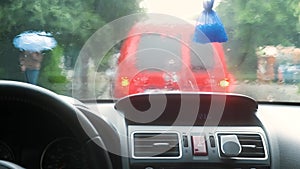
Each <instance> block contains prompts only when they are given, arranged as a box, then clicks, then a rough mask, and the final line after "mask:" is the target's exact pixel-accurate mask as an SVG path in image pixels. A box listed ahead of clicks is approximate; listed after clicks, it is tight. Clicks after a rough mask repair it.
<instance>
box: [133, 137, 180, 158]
mask: <svg viewBox="0 0 300 169" xmlns="http://www.w3.org/2000/svg"><path fill="white" fill-rule="evenodd" d="M133 156H134V157H136V158H161V157H164V158H165V157H169V158H179V157H180V145H179V135H178V133H134V134H133Z"/></svg>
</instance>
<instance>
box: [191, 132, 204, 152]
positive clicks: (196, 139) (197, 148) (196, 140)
mask: <svg viewBox="0 0 300 169" xmlns="http://www.w3.org/2000/svg"><path fill="white" fill-rule="evenodd" d="M192 144H193V155H195V156H207V149H206V141H205V136H192Z"/></svg>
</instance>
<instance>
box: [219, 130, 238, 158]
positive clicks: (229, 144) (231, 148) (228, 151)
mask: <svg viewBox="0 0 300 169" xmlns="http://www.w3.org/2000/svg"><path fill="white" fill-rule="evenodd" d="M221 151H222V153H223V154H224V155H226V156H228V157H234V156H238V155H239V154H240V153H241V151H242V147H241V144H240V142H239V139H238V137H237V136H236V135H223V136H221Z"/></svg>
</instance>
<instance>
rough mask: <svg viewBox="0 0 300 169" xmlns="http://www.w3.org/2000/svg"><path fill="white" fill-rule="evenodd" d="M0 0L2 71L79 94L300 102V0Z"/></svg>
mask: <svg viewBox="0 0 300 169" xmlns="http://www.w3.org/2000/svg"><path fill="white" fill-rule="evenodd" d="M0 4H1V6H0V8H1V10H0V14H1V15H0V18H1V21H2V23H1V25H0V28H1V29H0V55H1V57H0V58H1V62H0V78H1V79H5V80H14V81H22V82H28V83H31V84H34V85H38V86H41V87H44V88H47V89H49V90H52V91H54V92H56V93H58V94H62V95H66V96H72V97H74V98H77V99H79V100H90V99H97V100H115V99H119V98H121V97H125V96H127V95H131V94H137V93H144V92H165V91H176V92H178V91H179V92H180V91H182V92H190V91H192V92H194V91H200V92H201V91H204V92H230V93H239V94H245V95H248V96H250V97H253V98H254V99H256V100H257V101H260V102H298V103H299V102H300V33H299V32H300V2H299V0H285V1H282V0H271V1H261V0H251V1H245V0H215V1H213V0H127V1H121V0H115V1H110V0H73V1H70V0H62V1H53V0H41V1H35V0H15V1H1V2H0ZM204 28H205V29H204ZM206 28H207V29H206ZM206 31H207V32H206Z"/></svg>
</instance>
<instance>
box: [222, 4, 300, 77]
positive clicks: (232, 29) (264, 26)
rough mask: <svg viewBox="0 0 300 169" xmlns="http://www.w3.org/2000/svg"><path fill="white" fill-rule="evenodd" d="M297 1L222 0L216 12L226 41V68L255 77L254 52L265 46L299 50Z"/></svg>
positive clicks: (255, 59)
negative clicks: (224, 32) (223, 28)
mask: <svg viewBox="0 0 300 169" xmlns="http://www.w3.org/2000/svg"><path fill="white" fill-rule="evenodd" d="M296 4H298V6H299V5H300V4H299V2H298V0H285V1H283V0H272V1H261V0H249V1H246V0H225V1H222V2H221V3H220V4H219V6H218V7H217V9H216V11H217V13H218V15H219V17H220V19H221V21H222V22H223V24H224V26H225V29H226V32H227V34H228V39H229V41H228V42H226V43H224V47H225V49H227V53H226V55H227V60H228V64H229V68H230V69H231V70H232V71H234V72H240V73H245V74H247V73H250V74H255V73H256V62H257V58H256V55H255V49H256V48H257V47H259V46H264V45H279V44H281V45H283V46H299V45H300V42H299V33H298V32H299V11H300V10H299V8H297V5H296Z"/></svg>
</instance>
